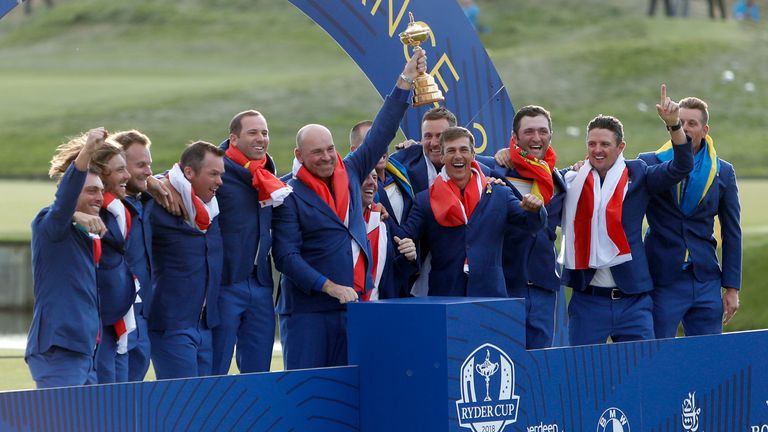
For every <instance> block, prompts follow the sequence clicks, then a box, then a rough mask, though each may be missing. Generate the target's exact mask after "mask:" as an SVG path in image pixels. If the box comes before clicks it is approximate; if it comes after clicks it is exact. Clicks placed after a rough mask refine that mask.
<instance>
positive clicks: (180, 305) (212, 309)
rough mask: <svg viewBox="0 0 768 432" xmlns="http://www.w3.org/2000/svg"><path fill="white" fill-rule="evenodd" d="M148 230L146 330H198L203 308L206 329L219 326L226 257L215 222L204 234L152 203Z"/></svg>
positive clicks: (150, 204)
mask: <svg viewBox="0 0 768 432" xmlns="http://www.w3.org/2000/svg"><path fill="white" fill-rule="evenodd" d="M147 212H148V214H149V218H150V223H151V224H152V270H153V273H152V288H153V291H154V296H155V298H154V300H153V301H152V309H151V311H150V315H149V321H148V325H149V328H150V330H179V329H183V328H190V327H195V326H197V323H198V321H199V320H200V318H201V314H202V312H203V306H205V316H204V317H203V318H205V324H206V325H207V327H208V328H213V327H215V326H216V325H218V324H219V308H218V299H219V284H220V283H221V267H222V262H223V259H224V251H223V246H222V241H221V231H220V230H219V218H218V217H216V218H214V219H213V222H211V225H210V226H209V227H208V230H207V231H206V232H205V233H203V232H201V231H199V230H198V229H197V228H192V227H191V226H189V225H188V224H187V223H186V222H185V221H184V219H183V218H182V217H178V216H173V215H172V214H170V213H168V212H166V211H165V209H164V208H162V207H161V206H160V205H158V204H157V203H156V202H154V201H150V202H149V204H148V205H147Z"/></svg>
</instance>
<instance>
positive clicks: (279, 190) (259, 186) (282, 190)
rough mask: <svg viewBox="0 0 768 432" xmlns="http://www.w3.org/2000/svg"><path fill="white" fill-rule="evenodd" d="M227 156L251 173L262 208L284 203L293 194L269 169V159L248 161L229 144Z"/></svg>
mask: <svg viewBox="0 0 768 432" xmlns="http://www.w3.org/2000/svg"><path fill="white" fill-rule="evenodd" d="M226 155H227V157H228V158H230V159H231V160H232V161H233V162H235V163H236V164H238V165H240V166H242V167H243V168H245V169H247V170H248V171H249V172H250V173H251V177H252V180H251V185H252V186H253V188H254V189H256V190H257V191H258V192H259V203H261V206H262V207H266V206H269V205H274V206H275V207H277V206H279V205H280V204H282V203H283V199H284V198H285V197H286V196H288V194H289V193H290V192H291V188H290V187H289V186H288V185H287V184H285V183H283V182H282V181H280V179H279V178H277V177H275V175H274V174H272V173H271V172H270V171H269V170H268V169H266V168H265V166H266V165H267V158H266V157H265V158H264V159H259V160H251V159H248V157H247V156H245V155H244V154H243V152H242V151H240V149H239V148H237V147H235V146H233V145H232V144H231V143H230V144H229V148H227V151H226Z"/></svg>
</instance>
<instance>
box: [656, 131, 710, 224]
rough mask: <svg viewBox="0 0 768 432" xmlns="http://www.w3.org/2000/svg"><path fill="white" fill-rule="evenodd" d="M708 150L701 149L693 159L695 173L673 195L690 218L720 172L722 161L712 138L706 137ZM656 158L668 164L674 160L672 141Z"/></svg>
mask: <svg viewBox="0 0 768 432" xmlns="http://www.w3.org/2000/svg"><path fill="white" fill-rule="evenodd" d="M705 140H706V148H705V149H701V151H699V152H698V153H697V154H696V155H695V156H694V157H693V171H691V173H690V174H688V177H686V178H685V179H684V180H683V181H681V182H680V183H678V184H676V185H675V186H674V189H673V191H672V195H673V196H675V198H676V200H677V205H678V207H680V211H682V212H683V214H684V215H686V216H689V215H690V214H691V213H693V211H694V210H696V207H697V206H698V205H699V204H700V203H701V202H702V201H703V200H704V197H705V196H707V192H709V188H710V187H711V186H712V183H714V181H715V177H717V174H718V173H719V172H720V159H718V158H717V152H715V144H714V141H713V140H712V137H710V136H709V135H707V136H706V138H705ZM656 157H657V158H658V159H659V160H660V161H662V162H667V161H669V160H672V158H673V150H672V141H667V142H666V143H665V144H664V145H663V146H661V148H660V149H658V150H656Z"/></svg>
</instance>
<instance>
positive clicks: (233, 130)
mask: <svg viewBox="0 0 768 432" xmlns="http://www.w3.org/2000/svg"><path fill="white" fill-rule="evenodd" d="M243 117H264V115H263V114H262V113H260V112H258V111H256V110H245V111H242V112H239V113H237V114H235V116H234V117H232V121H230V122H229V133H230V134H233V135H237V136H240V132H242V131H243V124H242V120H243Z"/></svg>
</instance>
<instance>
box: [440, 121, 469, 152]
mask: <svg viewBox="0 0 768 432" xmlns="http://www.w3.org/2000/svg"><path fill="white" fill-rule="evenodd" d="M459 138H467V139H469V145H471V146H472V149H474V148H475V137H474V136H473V135H472V132H470V131H469V130H468V129H467V128H463V127H461V126H452V127H449V128H448V129H446V130H444V131H443V133H442V134H440V153H441V154H445V143H446V141H455V140H457V139H459Z"/></svg>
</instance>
